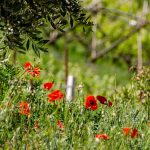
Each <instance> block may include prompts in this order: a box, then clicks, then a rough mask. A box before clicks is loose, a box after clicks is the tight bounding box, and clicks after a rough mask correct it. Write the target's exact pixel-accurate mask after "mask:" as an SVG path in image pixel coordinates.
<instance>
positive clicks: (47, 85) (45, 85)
mask: <svg viewBox="0 0 150 150" xmlns="http://www.w3.org/2000/svg"><path fill="white" fill-rule="evenodd" d="M53 85H54V83H53V82H46V83H44V85H43V86H44V90H50V89H51V88H52V86H53Z"/></svg>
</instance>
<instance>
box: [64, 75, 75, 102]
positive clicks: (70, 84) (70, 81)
mask: <svg viewBox="0 0 150 150" xmlns="http://www.w3.org/2000/svg"><path fill="white" fill-rule="evenodd" d="M74 89H75V78H74V76H73V75H69V76H68V78H67V87H66V101H68V102H70V101H72V100H73V98H74Z"/></svg>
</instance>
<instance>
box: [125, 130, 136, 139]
mask: <svg viewBox="0 0 150 150" xmlns="http://www.w3.org/2000/svg"><path fill="white" fill-rule="evenodd" d="M123 133H124V135H126V136H127V135H131V138H132V139H133V138H134V137H135V136H139V133H138V131H137V129H135V128H134V129H132V128H129V127H126V128H123Z"/></svg>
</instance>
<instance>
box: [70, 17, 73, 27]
mask: <svg viewBox="0 0 150 150" xmlns="http://www.w3.org/2000/svg"><path fill="white" fill-rule="evenodd" d="M70 26H71V28H73V19H72V17H71V16H70Z"/></svg>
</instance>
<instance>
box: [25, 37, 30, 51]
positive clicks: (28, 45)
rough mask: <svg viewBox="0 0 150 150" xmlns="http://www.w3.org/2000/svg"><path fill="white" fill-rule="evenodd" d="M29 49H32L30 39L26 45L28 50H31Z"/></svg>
mask: <svg viewBox="0 0 150 150" xmlns="http://www.w3.org/2000/svg"><path fill="white" fill-rule="evenodd" d="M29 47H30V40H29V39H28V40H27V43H26V48H27V50H29Z"/></svg>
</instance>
